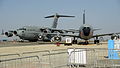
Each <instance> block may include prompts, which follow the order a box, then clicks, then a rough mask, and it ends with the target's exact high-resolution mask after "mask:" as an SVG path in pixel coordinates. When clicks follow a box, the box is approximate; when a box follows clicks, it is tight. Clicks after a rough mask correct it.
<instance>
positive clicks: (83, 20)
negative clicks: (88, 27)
mask: <svg viewBox="0 0 120 68" xmlns="http://www.w3.org/2000/svg"><path fill="white" fill-rule="evenodd" d="M83 24H85V10H84V13H83Z"/></svg>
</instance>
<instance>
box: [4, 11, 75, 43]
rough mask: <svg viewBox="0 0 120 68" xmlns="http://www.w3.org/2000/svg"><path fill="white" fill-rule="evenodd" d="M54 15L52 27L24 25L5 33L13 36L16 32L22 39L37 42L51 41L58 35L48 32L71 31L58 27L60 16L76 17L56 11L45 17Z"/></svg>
mask: <svg viewBox="0 0 120 68" xmlns="http://www.w3.org/2000/svg"><path fill="white" fill-rule="evenodd" d="M52 17H53V18H54V21H53V25H52V26H51V27H37V26H24V27H22V28H19V29H17V30H15V31H8V32H5V35H6V36H8V37H12V36H13V34H14V35H16V36H18V37H19V38H20V39H22V40H28V41H30V42H36V41H38V40H43V41H51V39H52V38H54V37H55V36H56V35H50V34H46V33H54V32H55V33H56V32H57V33H58V32H59V33H66V32H71V31H69V30H63V29H57V28H56V27H57V24H58V23H57V22H58V18H60V17H74V16H67V15H58V14H57V13H56V14H55V15H51V16H47V17H45V18H52ZM59 40H60V39H59Z"/></svg>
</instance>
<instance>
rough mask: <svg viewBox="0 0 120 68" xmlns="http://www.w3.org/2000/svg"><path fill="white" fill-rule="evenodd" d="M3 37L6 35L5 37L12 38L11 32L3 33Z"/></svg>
mask: <svg viewBox="0 0 120 68" xmlns="http://www.w3.org/2000/svg"><path fill="white" fill-rule="evenodd" d="M5 35H6V36H7V37H12V36H13V34H12V33H11V32H5Z"/></svg>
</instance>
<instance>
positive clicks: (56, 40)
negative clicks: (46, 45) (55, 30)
mask: <svg viewBox="0 0 120 68" xmlns="http://www.w3.org/2000/svg"><path fill="white" fill-rule="evenodd" d="M61 40H62V38H61V36H58V35H56V36H54V37H53V38H52V39H51V42H60V41H61Z"/></svg>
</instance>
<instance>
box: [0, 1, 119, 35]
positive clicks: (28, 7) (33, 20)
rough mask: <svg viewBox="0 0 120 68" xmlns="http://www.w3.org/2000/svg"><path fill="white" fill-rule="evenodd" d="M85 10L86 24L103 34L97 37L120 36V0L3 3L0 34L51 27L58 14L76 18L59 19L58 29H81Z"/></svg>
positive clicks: (0, 3)
mask: <svg viewBox="0 0 120 68" xmlns="http://www.w3.org/2000/svg"><path fill="white" fill-rule="evenodd" d="M84 9H85V10H86V23H87V24H90V25H92V26H93V27H94V28H100V29H102V30H100V31H97V32H98V33H101V32H102V33H111V32H120V0H0V30H2V29H4V30H5V31H7V30H12V29H17V28H20V27H22V26H27V25H31V26H47V27H51V25H52V22H53V19H45V18H44V17H45V16H47V15H53V14H55V13H58V14H65V15H74V16H76V17H75V18H60V19H59V24H58V28H60V29H71V28H73V29H79V27H80V25H82V13H83V10H84Z"/></svg>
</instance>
